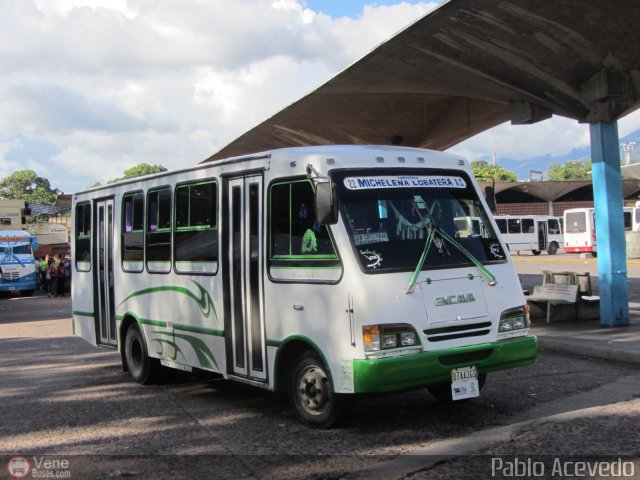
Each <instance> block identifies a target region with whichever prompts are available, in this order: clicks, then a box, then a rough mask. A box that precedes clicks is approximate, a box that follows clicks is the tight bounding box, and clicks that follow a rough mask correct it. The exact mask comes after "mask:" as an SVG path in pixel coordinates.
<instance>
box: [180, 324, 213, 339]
mask: <svg viewBox="0 0 640 480" xmlns="http://www.w3.org/2000/svg"><path fill="white" fill-rule="evenodd" d="M173 328H174V329H175V330H183V331H185V332H193V333H202V334H204V335H214V336H216V337H224V330H218V329H215V328H205V327H196V326H193V325H184V324H181V323H174V324H173Z"/></svg>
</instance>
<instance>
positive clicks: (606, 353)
mask: <svg viewBox="0 0 640 480" xmlns="http://www.w3.org/2000/svg"><path fill="white" fill-rule="evenodd" d="M598 342H606V340H599V341H598ZM538 347H539V348H540V350H541V351H549V352H557V353H565V354H569V355H573V356H577V357H590V358H600V359H603V360H611V361H616V362H623V363H631V364H634V365H640V351H633V350H626V349H620V348H619V347H616V348H611V347H607V345H593V344H591V343H590V342H588V341H580V340H576V339H572V341H571V342H566V341H563V340H558V339H556V338H549V337H544V336H540V335H538Z"/></svg>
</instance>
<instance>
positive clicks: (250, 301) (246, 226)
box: [223, 175, 267, 381]
mask: <svg viewBox="0 0 640 480" xmlns="http://www.w3.org/2000/svg"><path fill="white" fill-rule="evenodd" d="M262 183H263V180H262V175H250V176H244V177H241V178H233V179H230V180H229V181H228V185H227V188H226V193H227V194H226V195H225V197H226V199H227V202H228V205H227V207H226V208H225V214H226V216H227V219H226V221H227V222H228V223H227V225H228V228H226V229H224V230H223V231H226V232H227V234H226V235H227V238H226V241H225V243H226V245H227V248H226V249H224V252H225V253H224V254H223V257H224V261H225V263H226V268H225V269H224V272H225V273H224V284H225V289H224V290H225V293H226V295H227V299H226V301H225V332H227V333H226V334H227V352H228V353H227V360H228V365H230V367H229V373H231V374H232V375H237V376H241V377H245V378H248V379H252V380H257V381H266V379H267V368H266V356H265V352H266V349H265V333H264V331H265V328H264V299H263V291H264V290H263V284H262V273H263V272H262V269H263V267H262V265H263V255H264V252H263V245H264V241H263V238H264V232H263V224H264V222H263V220H262V219H263V208H264V207H263V195H262V188H263V184H262Z"/></svg>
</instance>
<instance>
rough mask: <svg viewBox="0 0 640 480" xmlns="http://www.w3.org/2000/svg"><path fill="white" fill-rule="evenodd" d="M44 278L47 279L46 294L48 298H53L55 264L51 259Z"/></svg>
mask: <svg viewBox="0 0 640 480" xmlns="http://www.w3.org/2000/svg"><path fill="white" fill-rule="evenodd" d="M45 278H46V279H47V292H48V293H49V297H53V296H54V295H55V288H56V262H55V261H54V260H53V258H51V259H49V263H48V264H47V271H46V272H45Z"/></svg>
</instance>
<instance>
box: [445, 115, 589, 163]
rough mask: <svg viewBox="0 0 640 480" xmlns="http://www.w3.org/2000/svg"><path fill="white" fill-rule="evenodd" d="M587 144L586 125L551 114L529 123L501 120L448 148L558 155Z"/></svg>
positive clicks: (481, 153)
mask: <svg viewBox="0 0 640 480" xmlns="http://www.w3.org/2000/svg"><path fill="white" fill-rule="evenodd" d="M588 145H589V127H588V126H587V125H585V124H582V123H578V122H577V121H575V120H570V119H568V118H564V117H558V116H554V117H552V118H551V119H549V120H545V121H543V122H540V123H536V124H533V125H511V124H510V123H504V124H502V125H498V126H497V127H494V128H492V129H490V130H487V131H486V132H483V133H481V134H478V135H476V136H475V137H472V138H470V139H468V140H465V141H464V142H461V143H459V144H458V145H455V146H453V147H452V148H450V149H449V151H451V152H454V153H456V154H458V155H462V156H464V157H466V158H468V159H475V158H480V157H485V156H491V155H493V153H494V152H495V153H496V155H497V156H498V157H506V158H511V159H514V160H523V159H527V158H533V157H538V156H542V155H545V154H549V155H552V156H562V155H566V154H567V153H569V152H570V151H571V150H572V149H573V148H579V147H583V146H588Z"/></svg>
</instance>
